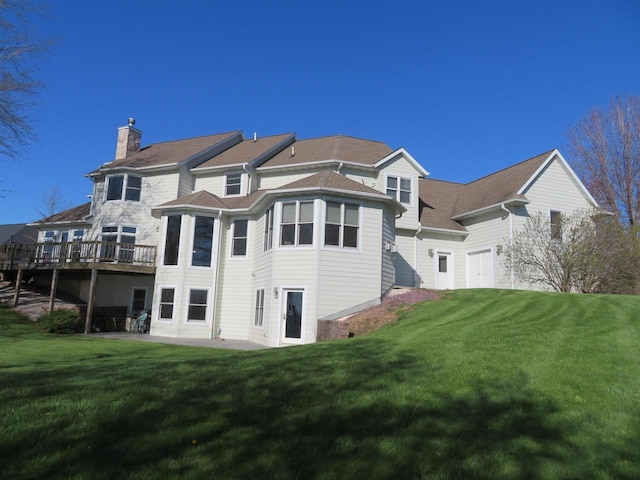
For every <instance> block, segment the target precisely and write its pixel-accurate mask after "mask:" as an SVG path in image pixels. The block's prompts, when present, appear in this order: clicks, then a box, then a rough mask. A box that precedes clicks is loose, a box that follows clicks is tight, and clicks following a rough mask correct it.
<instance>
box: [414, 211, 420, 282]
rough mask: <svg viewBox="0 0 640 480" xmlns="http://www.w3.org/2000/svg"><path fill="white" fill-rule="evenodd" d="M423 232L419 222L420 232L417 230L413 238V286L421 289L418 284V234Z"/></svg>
mask: <svg viewBox="0 0 640 480" xmlns="http://www.w3.org/2000/svg"><path fill="white" fill-rule="evenodd" d="M421 230H422V225H420V222H418V230H416V233H415V235H414V236H413V286H414V287H416V288H420V284H419V282H418V276H419V275H418V234H419V233H420V231H421Z"/></svg>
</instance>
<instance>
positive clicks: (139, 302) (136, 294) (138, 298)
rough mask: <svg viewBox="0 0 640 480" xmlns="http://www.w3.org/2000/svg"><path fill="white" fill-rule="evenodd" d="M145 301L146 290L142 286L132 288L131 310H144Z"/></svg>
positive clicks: (134, 311)
mask: <svg viewBox="0 0 640 480" xmlns="http://www.w3.org/2000/svg"><path fill="white" fill-rule="evenodd" d="M146 303H147V290H146V289H144V288H134V289H133V298H132V300H131V312H132V313H137V312H141V311H142V310H144V306H145V304H146Z"/></svg>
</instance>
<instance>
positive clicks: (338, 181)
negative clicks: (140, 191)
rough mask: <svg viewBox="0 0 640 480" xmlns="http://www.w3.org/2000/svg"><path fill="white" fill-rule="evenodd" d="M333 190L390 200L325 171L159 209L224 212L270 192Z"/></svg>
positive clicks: (199, 194)
mask: <svg viewBox="0 0 640 480" xmlns="http://www.w3.org/2000/svg"><path fill="white" fill-rule="evenodd" d="M322 188H326V189H332V190H345V191H351V192H354V193H366V194H369V195H376V196H379V197H381V198H385V199H388V200H389V201H391V198H387V197H386V195H385V194H384V193H382V192H379V191H378V190H375V189H373V188H370V187H367V186H365V185H362V184H361V183H359V182H356V181H354V180H351V179H349V178H346V177H343V176H342V175H340V174H338V173H335V172H333V171H330V170H324V171H322V172H319V173H316V174H314V175H310V176H308V177H305V178H303V179H301V180H297V181H295V182H292V183H289V184H287V185H284V186H282V187H279V188H276V189H273V190H257V191H255V192H253V193H252V194H251V195H243V196H238V197H226V198H220V197H218V196H217V195H214V194H212V193H209V192H207V191H205V190H202V191H199V192H196V193H193V194H191V195H187V196H184V197H181V198H177V199H175V200H171V201H170V202H167V203H163V204H162V205H160V206H159V207H158V208H159V209H162V208H166V207H181V206H192V207H204V208H212V209H217V208H220V209H224V210H241V209H247V208H249V207H251V206H252V205H253V204H254V203H256V202H257V201H258V200H259V199H260V198H261V197H262V196H263V195H265V194H266V193H267V192H268V191H269V192H274V193H278V192H282V193H283V194H284V193H286V192H287V191H289V190H314V189H322Z"/></svg>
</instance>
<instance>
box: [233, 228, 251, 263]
mask: <svg viewBox="0 0 640 480" xmlns="http://www.w3.org/2000/svg"><path fill="white" fill-rule="evenodd" d="M236 222H246V224H247V227H246V233H245V235H246V236H244V237H236ZM250 223H251V222H249V219H248V218H234V219H233V220H232V221H231V229H230V230H231V238H230V242H229V257H230V258H232V259H246V258H248V257H249V224H250ZM236 239H238V240H240V239H244V240H245V244H244V253H243V254H237V255H236V254H235V253H234V247H235V242H236Z"/></svg>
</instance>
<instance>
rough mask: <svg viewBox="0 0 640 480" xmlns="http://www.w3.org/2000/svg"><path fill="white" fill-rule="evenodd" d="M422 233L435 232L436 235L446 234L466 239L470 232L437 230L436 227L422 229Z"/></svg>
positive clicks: (447, 229) (446, 229)
mask: <svg viewBox="0 0 640 480" xmlns="http://www.w3.org/2000/svg"><path fill="white" fill-rule="evenodd" d="M420 231H421V232H434V233H446V234H449V235H458V236H460V237H466V236H467V235H469V232H467V231H462V230H451V229H449V228H435V227H423V226H421V227H420Z"/></svg>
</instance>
